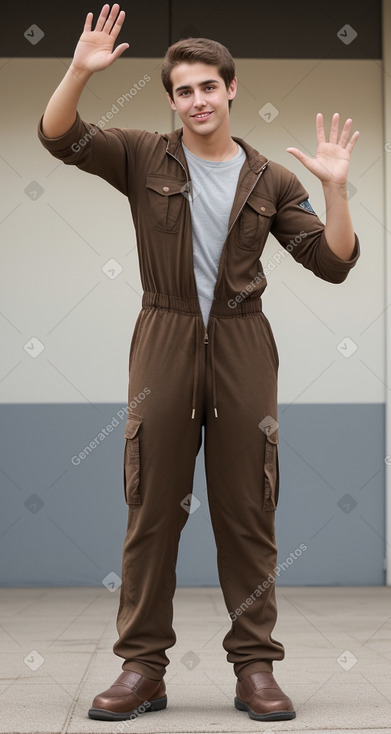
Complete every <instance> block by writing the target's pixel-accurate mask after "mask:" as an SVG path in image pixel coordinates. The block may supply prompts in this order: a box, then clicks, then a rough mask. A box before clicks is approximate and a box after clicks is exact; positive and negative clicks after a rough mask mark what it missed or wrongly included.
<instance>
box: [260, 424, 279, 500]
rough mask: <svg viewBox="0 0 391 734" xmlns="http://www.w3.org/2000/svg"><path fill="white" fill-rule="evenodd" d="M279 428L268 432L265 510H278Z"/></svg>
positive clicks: (265, 462)
mask: <svg viewBox="0 0 391 734" xmlns="http://www.w3.org/2000/svg"><path fill="white" fill-rule="evenodd" d="M278 441H279V438H278V428H277V429H276V430H275V431H273V433H271V434H270V435H268V434H266V445H265V459H264V472H263V473H264V477H263V479H264V495H263V510H264V511H270V510H276V509H277V504H278V495H279V490H280V469H279V459H278Z"/></svg>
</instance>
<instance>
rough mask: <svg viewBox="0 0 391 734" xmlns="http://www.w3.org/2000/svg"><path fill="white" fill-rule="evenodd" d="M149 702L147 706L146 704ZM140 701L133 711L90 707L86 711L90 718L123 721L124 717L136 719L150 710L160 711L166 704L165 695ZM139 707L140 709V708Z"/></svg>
mask: <svg viewBox="0 0 391 734" xmlns="http://www.w3.org/2000/svg"><path fill="white" fill-rule="evenodd" d="M146 703H148V704H149V706H147V705H146ZM146 703H141V704H140V706H139V707H138V708H136V709H133V711H126V712H125V713H124V712H122V713H120V712H116V711H108V710H107V709H99V708H92V709H90V710H89V712H88V716H89V717H90V719H99V720H100V721H123V720H124V719H131V718H135V719H137V717H138V716H141V714H148V713H149V712H150V711H161V710H162V709H165V708H166V706H167V696H163V697H162V698H155V699H154V700H153V701H147V702H146ZM140 709H141V710H140Z"/></svg>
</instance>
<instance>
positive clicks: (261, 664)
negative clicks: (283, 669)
mask: <svg viewBox="0 0 391 734" xmlns="http://www.w3.org/2000/svg"><path fill="white" fill-rule="evenodd" d="M234 670H235V675H236V677H237V679H238V680H242V679H243V678H247V676H248V675H252V674H253V673H260V672H266V673H272V672H273V663H272V661H270V662H269V661H268V660H258V661H257V662H255V663H249V664H246V665H235V666H234Z"/></svg>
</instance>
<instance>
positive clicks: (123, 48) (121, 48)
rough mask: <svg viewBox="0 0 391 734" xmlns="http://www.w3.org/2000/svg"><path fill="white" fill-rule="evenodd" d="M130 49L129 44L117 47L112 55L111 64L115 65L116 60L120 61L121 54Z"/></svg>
mask: <svg viewBox="0 0 391 734" xmlns="http://www.w3.org/2000/svg"><path fill="white" fill-rule="evenodd" d="M127 48H129V44H128V43H121V45H120V46H117V48H116V49H114V51H113V53H112V54H111V55H110V63H113V61H115V60H116V59H118V57H119V56H121V54H123V52H124V51H126V49H127Z"/></svg>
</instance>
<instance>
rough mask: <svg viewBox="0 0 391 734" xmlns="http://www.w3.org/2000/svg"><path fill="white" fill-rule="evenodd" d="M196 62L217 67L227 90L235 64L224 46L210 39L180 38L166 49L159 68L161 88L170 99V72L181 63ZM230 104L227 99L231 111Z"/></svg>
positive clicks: (233, 74) (230, 100)
mask: <svg viewBox="0 0 391 734" xmlns="http://www.w3.org/2000/svg"><path fill="white" fill-rule="evenodd" d="M197 61H201V62H203V63H204V64H209V65H210V66H217V68H218V70H219V74H220V76H221V77H222V79H223V80H224V84H225V87H226V89H228V87H229V85H230V83H231V82H232V79H233V78H234V76H235V62H234V60H233V58H232V56H231V54H230V52H229V51H228V49H227V48H226V46H223V45H222V44H221V43H219V42H218V41H213V40H212V39H211V38H191V37H190V38H182V39H181V40H180V41H177V42H176V43H173V44H172V46H170V47H169V48H168V49H167V51H166V55H165V57H164V59H163V63H162V67H161V69H162V71H161V78H162V82H163V86H164V88H165V90H166V92H168V93H169V95H170V97H171V99H173V96H172V81H171V70H172V69H173V68H174V66H178V64H181V63H182V62H186V63H188V64H191V63H193V64H194V63H196V62H197ZM231 104H232V99H229V100H228V107H229V109H231Z"/></svg>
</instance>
